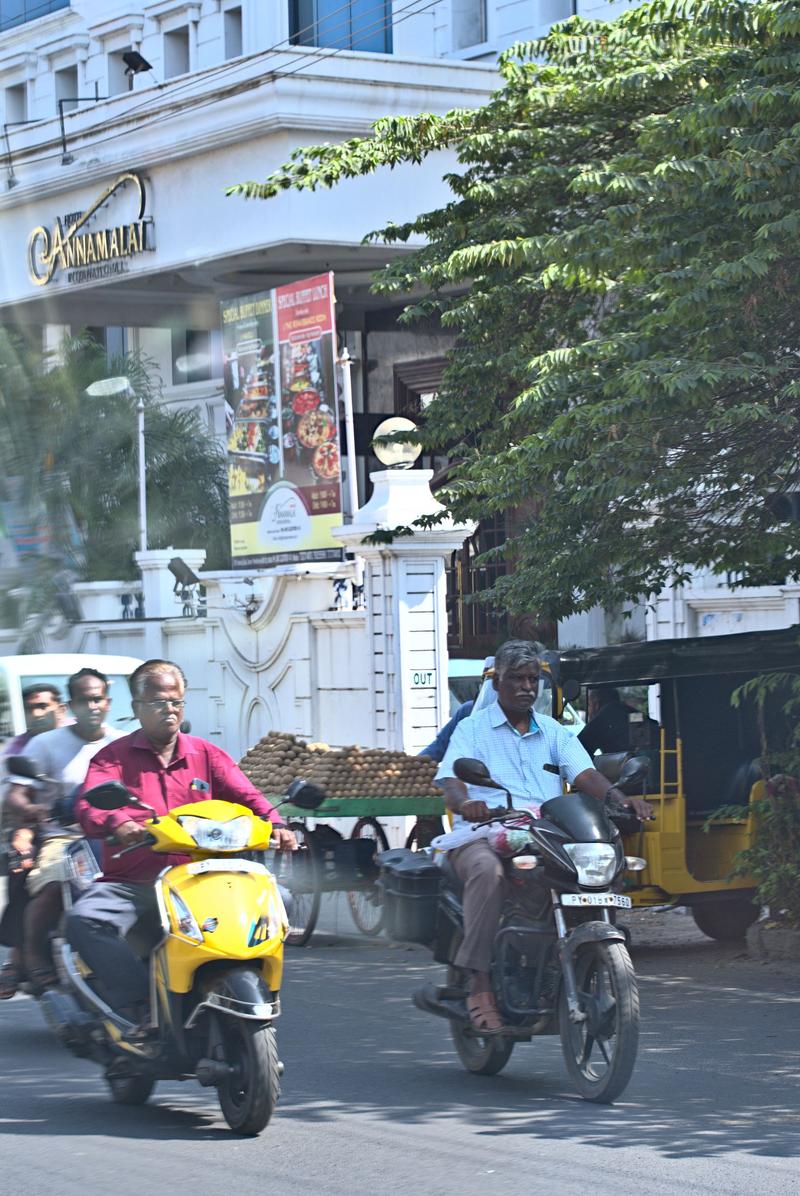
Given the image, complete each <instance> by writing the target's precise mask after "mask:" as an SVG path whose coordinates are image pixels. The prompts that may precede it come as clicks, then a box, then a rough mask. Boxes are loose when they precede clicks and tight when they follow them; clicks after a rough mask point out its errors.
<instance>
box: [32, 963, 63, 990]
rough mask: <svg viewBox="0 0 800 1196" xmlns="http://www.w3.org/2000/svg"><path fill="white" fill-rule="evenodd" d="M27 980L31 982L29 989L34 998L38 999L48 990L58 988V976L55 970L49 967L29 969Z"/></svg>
mask: <svg viewBox="0 0 800 1196" xmlns="http://www.w3.org/2000/svg"><path fill="white" fill-rule="evenodd" d="M28 979H29V980H30V982H31V988H32V989H33V995H34V996H35V997H40V996H41V995H42V993H43V992H45V991H46V989H48V988H57V987H58V976H57V975H56V972H55V969H54V968H53V967H50V966H46V967H41V968H29V970H28Z"/></svg>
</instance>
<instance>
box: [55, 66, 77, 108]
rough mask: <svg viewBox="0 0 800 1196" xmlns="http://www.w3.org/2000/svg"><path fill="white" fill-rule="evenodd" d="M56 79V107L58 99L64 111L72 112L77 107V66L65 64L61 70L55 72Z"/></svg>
mask: <svg viewBox="0 0 800 1196" xmlns="http://www.w3.org/2000/svg"><path fill="white" fill-rule="evenodd" d="M55 80H56V108H58V106H59V103H60V101H62V100H63V104H61V107H62V109H63V110H64V112H72V110H73V108H77V107H78V68H77V67H76V66H65V67H64V69H63V70H61V71H56V72H55Z"/></svg>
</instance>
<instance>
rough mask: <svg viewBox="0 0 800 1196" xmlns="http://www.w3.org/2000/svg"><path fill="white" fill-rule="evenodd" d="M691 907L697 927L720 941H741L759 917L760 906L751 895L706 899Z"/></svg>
mask: <svg viewBox="0 0 800 1196" xmlns="http://www.w3.org/2000/svg"><path fill="white" fill-rule="evenodd" d="M691 909H692V917H693V918H694V922H695V926H696V927H697V929H698V930H702V932H703V934H707V935H708V937H709V938H710V939H716V940H717V941H718V942H720V943H736V942H739V940H741V939H743V938H744V936H745V935H746V934H747V931H748V930H749V929H750V927H751V926H752V925H753V923H754V922H755V920H756V918H757V917H758V906H757V905H754V904H753V901H752V899H751V898H750V897H737V898H736V899H735V900H730V899H727V900H722V901H704V902H702V903H701V904H699V905H693V906H692V907H691Z"/></svg>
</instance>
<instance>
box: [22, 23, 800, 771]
mask: <svg viewBox="0 0 800 1196" xmlns="http://www.w3.org/2000/svg"><path fill="white" fill-rule="evenodd" d="M627 6H628V5H626V4H623V3H619V4H617V3H614V4H610V3H606V2H605V0H598V2H592V0H588V2H587V3H576V0H566V2H564V0H538V2H537V0H347V2H343V0H154V2H152V3H141V2H140V3H137V2H136V0H72V3H68V2H67V0H0V122H2V124H3V145H2V147H0V151H2V152H0V321H2V322H3V323H5V324H8V325H16V326H21V327H25V328H27V329H28V330H31V329H33V330H35V331H36V332H37V333H38V332H40V333H41V337H42V341H43V344H44V345H46V346H54V345H57V344H58V343H59V341H60V339H61V337H62V336H63V334H64V332H65V331H68V330H75V331H76V330H78V329H80V328H90V329H92V330H93V332H94V334H95V335H96V336H97V337H98V338H99V339H101V340H103V341H105V343H106V345H107V347H108V348H109V351H113V350H115V349H124V348H131V349H139V350H142V351H143V352H145V353H146V354H147V355H148V356H149V357H150V358H152V359H153V360H154V361H155V362H156V363H157V368H158V370H159V373H160V376H161V379H162V381H163V384H164V398H165V401H166V402H168V403H174V404H185V403H188V404H191V405H193V406H197V407H199V408H200V409H201V410H202V411H203V412H204V413H205V416H206V418H207V421H208V424H209V427H210V428H211V429H213V430H214V431H215V432H216V433H218V434H219V435H222V434H223V431H224V413H223V400H222V363H221V354H220V338H219V303H220V301H221V300H223V299H226V298H232V297H235V296H239V295H242V294H247V293H251V292H254V291H261V290H267V289H269V288H272V287H275V286H278V285H281V284H283V283H285V282H290V281H293V280H295V279H297V278H303V277H307V276H310V275H313V274H316V273H319V272H321V271H326V270H333V271H335V275H336V292H337V293H336V298H337V318H338V325H339V330H340V335H341V338H342V340H344V341H346V343H347V345H348V347H349V349H350V352H351V354H352V356H353V358H354V360H355V363H356V368H355V370H354V392H355V393H354V401H355V409H356V441H357V448H358V451H359V474H360V477H359V481H360V488H361V501H362V502H363V501H364V499H365V498H366V497H368V493H367V491H368V486H367V473H368V472H369V470H370V469H372V468H374V467H375V462H374V459H371V458H370V456H369V448H368V446H369V441H370V439H371V434H372V430H373V429H374V427H375V425H376V423H377V422H379V421H380V419H382V418H383V417H384V416H385V415H386V414H387V413H389V412H393V411H396V410H402V409H404V408H406V407H408V406H409V404H410V403H412V402H413V400H414V399H415V397H417V396H423V395H424V394H426V393H428V392H430V391H431V390H433V389H435V387H436V384H437V378H438V373H439V371H440V370H441V363H442V357H443V354H444V352H445V350H446V348H447V346H448V343H449V340H448V337H447V336H445V335H443V334H442V332H441V331H440V330H439V329H438V328H436V327H421V328H417V329H415V330H414V331H409V330H405V329H402V328H401V327H399V326H398V324H397V316H398V314H399V311H400V308H401V307H402V304H401V303H399V302H397V303H394V304H390V303H388V302H387V301H386V300H382V299H379V298H376V297H375V296H374V295H372V294H371V293H370V280H371V274H372V272H373V271H374V270H375V269H376V268H377V267H379V266H381V265H382V264H383V263H384V262H385V261H386V260H387V258H388V257H389V255H391V254H397V253H402V252H404V250H403V249H402V248H391V249H387V248H385V247H375V246H369V245H364V244H363V243H362V238H363V237H364V235H365V233H367V232H369V231H370V230H371V229H372V228H374V227H375V226H377V225H381V224H383V223H385V222H386V221H388V220H394V221H397V222H402V221H404V220H406V219H409V218H411V217H413V216H415V215H417V214H418V213H419V212H420V211H424V210H425V209H427V208H434V207H438V206H440V205H441V204H442V203H443V202H444V201H445V200H446V198H447V195H448V192H447V190H446V188H445V186H444V184H443V182H442V176H443V174H444V173H445V172H446V171H447V170H449V169H451V168H452V167H453V165H454V162H453V158H452V156H451V155H448V154H440V155H437V156H436V157H432V158H430V159H427V160H426V162H425V163H424V164H423V165H422V166H418V167H403V168H401V169H398V170H395V171H391V172H390V171H383V172H379V173H378V174H376V175H375V176H373V177H369V178H363V179H357V180H353V181H350V182H346V183H344V184H341V185H340V186H338V187H337V188H335V189H334V190H333V191H330V192H315V193H303V194H298V193H294V192H291V193H286V194H285V195H283V196H281V197H280V198H278V199H275V200H273V201H271V202H270V203H267V204H264V203H255V202H253V203H247V202H246V201H244V200H241V199H230V198H226V196H225V187H226V186H227V185H229V184H231V183H235V182H239V181H242V180H245V179H251V178H254V179H262V178H264V177H265V176H266V175H267V174H268V173H269V172H270V170H272V169H274V168H275V167H277V166H278V165H279V164H281V163H283V162H284V161H286V159H287V158H288V156H289V154H290V153H291V151H292V149H294V148H295V147H296V146H298V145H303V144H313V143H317V142H320V141H325V140H338V139H342V138H346V137H351V136H357V135H359V134H363V133H365V132H367V131H368V129H369V127H370V125H371V123H372V122H373V121H374V120H375V119H377V118H379V117H382V116H387V115H392V114H406V113H413V112H418V111H432V112H437V113H443V112H446V111H447V110H449V109H450V108H453V107H456V106H463V105H479V104H482V103H483V102H485V100H486V99H487V97H488V96H489V94H490V93H491V91H492V90H493V88H494V87H495V86H496V85H497V75H496V73H495V70H494V65H493V64H494V60H495V58H496V55H497V53H498V52H499V51H500V50H502V49H503V48H505V47H506V46H508V45H510V44H511V43H513V42H514V41H516V40H524V39H527V38H531V37H536V36H539V35H541V34H542V33H544V32H545V31H546V29H547V28H548V27H549V25H550V24H551V23H552V22H553V21H556V20H560V19H563V18H565V17H566V16H568V15H569V14H570V12H571V11H574V10H576V9H577V11H579V12H581V13H582V14H584V15H588V16H597V17H608V16H614V15H616V14H617V13H618V12H620V11H622V9H623V7H627ZM131 53H135V54H137V55H139V57H138V58H134V59H131V58H130V57H129V58H128V59H127V60H126V58H125V55H130V54H131ZM130 172H135V173H136V174H137V175H138V176H140V177H141V178H142V179H143V180H144V184H145V193H144V196H143V197H142V195H141V194H140V193H139V192H137V191H136V189H135V188H134V187H132V186H126V185H122V186H121V187H119V188H118V189H117V190H116V191H113V193H111V194H109V195H108V196H107V198H106V199H105V200H104V201H103V202H101V203H99V205H98V201H100V200H101V197H103V196H104V195H105V193H106V191H107V189H108V188H110V187H112V186H113V185H114V184H115V182H116V181H117V180H119V179H120V178H121V176H123V175H125V174H126V173H130ZM142 201H143V202H142ZM95 205H98V206H97V210H96V216H95V217H94V223H93V224H91V225H88V226H87V227H91V228H94V229H98V230H100V231H102V230H103V229H105V230H106V234H107V240H106V241H104V242H103V245H104V249H105V253H104V254H101V256H100V260H98V258H97V253H96V252H93V253H92V255H91V256H87V257H85V258H84V260H83V261H81V260H79V259H77V260H72V261H71V262H69V261H66V260H64V259H62V261H61V264H60V265H58V263H57V268H56V269H55V270H54V271H53V272H52V274H49V273H48V271H47V270H43V269H42V266H41V260H40V259H41V255H40V254H39V259H38V264H37V253H36V252H34V255H33V262H31V260H30V254H29V248H30V246H31V244H33V246H34V251H36V249H37V247H38V250H41V247H42V245H43V244H45V241H44V238H45V237H49V238H52V237H54V236H55V230H56V228H57V221H58V220H61V222H62V224H65V223H66V218H67V217H69V216H74V215H75V214H76V213H84V214H85V213H86V212H87V211H89V210H90V209H91V208H93V207H94V206H95ZM131 225H133V226H134V232H133V233H131V231H130V229H131ZM123 227H124V228H125V229H127V230H128V231H126V232H118V233H117V237H118V239H117V242H116V252H115V243H114V242H113V240H112V237H113V234H114V230H115V229H117V230H119V229H121V228H123ZM36 230H39V232H38V233H36ZM33 234H36V235H35V236H34V235H33ZM37 238H38V239H37ZM131 238H133V239H132V240H131ZM437 552H438V549H437ZM436 556H437V553H434V554H433V556H432V557H431V559H432V560H433V559H435V558H436ZM164 563H165V562H164V561H163V560H162V561H161V563H160V566H159V565H158V562H151V563H150V564H149V565H146V569H145V572H147V571H148V570H149V571H150V574H151V575H152V576H151V577H150V582H149V583H148V584H149V585H150V588H151V590H152V592H153V593H156V592H158V593H160V594H161V595H162V598H163V597H164V595H163V592H162V591H163V584H162V582H163V577H162V578H161V580H159V579H158V577H157V574H158V570H159V567H160V568H161V570H162V573H163V565H164ZM198 567H199V565H198ZM437 568H438V566H437ZM334 572H336V571H335V570H330V569H328V570H327V572H325V571H324V570H323V571H322V573H317V574H315V575H313V576H310V577H309V578H308V579H307V580H306V581H301V580H299V579H297V580H296V581H294V582H291V581H287V579H286V578H285V577H284V578H282V579H278V581H276V579H275V578H270V577H265V578H262V579H261V580H260V581H258V582H257V584H256V585H255V587H254V588H253V591H252V594H250V593H248V594H247V595H244V594H243V595H242V596H243V597H245V598H247V599H248V601H247V602H244V603H243V602H241V601H240V599H239V597H238V594H239V593H240V591H237V590H236V589H235V587H236V585H237V584H238V583H237V582H236V581H235V580H233V579H230V578H228V579H226V578H219V579H217V580H216V581H214V579H211V578H209V579H208V581H209V587H210V591H209V592H210V593H211V595H212V597H213V596H215V597H216V601H217V603H218V612H217V614H216V615H215V614H214V612H213V610H211V609H209V612H208V621H207V623H206V624H205V625H204V627H205V629H204V630H203V632H202V634H196V633H199V628H198V627H197V626H196V625H194V624H195V623H196V621H193V620H191V619H184V620H179V619H174V620H169V623H170V627H169V628H168V629H167V631H168V634H167V631H164V630H163V629H162V632H163V635H162V638H161V639H160V640H159V641H158V643H156V640H155V638H154V634H155V633H154V630H153V628H152V627H151V626H148V625H147V624H145V623H142V624H141V626H138V627H137V628H136V629H135V628H134V626H133V623H131V622H130V621H128V622H126V624H125V625H124V626H123V625H122V623H121V615H120V611H121V607H120V593H121V592H122V591H121V589H120V587H119V586H116V587H115V586H114V585H110V586H108V587H105V588H104V587H103V586H102V585H100V586H99V589H98V590H97V591H92V590H91V589H89V590H86V592H85V593H84V594H83V601H84V605H85V609H86V612H87V623H86V626H84V627H83V628H81V629H78V630H75V629H73V630H72V631H70V632H69V636H68V638H69V639H70V644H69V646H70V647H86V648H87V649H90V648H91V649H95V650H101V649H104V650H106V651H130V652H132V653H133V654H135V655H144V654H150V653H151V652H153V651H156V650H158V651H162V650H164V651H166V650H167V649H169V650H170V651H173V652H174V653H175V654H180V648H179V645H180V644H181V643H183V644H185V645H186V648H187V651H188V652H189V656H190V657H191V660H189V661H188V667H189V671H190V672H192V673H193V675H194V676H195V677H200V678H201V679H200V681H199V682H198V684H199V685H200V688H201V689H202V694H203V698H202V703H203V712H202V714H201V716H200V717H199V718H197V722H196V725H197V728H198V730H201V731H203V732H207V733H209V734H212V735H218V736H221V737H225V736H226V735H228V734H230V735H232V742H231V747H232V748H233V750H238V749H239V748H244V747H245V746H247V744H248V743H249V742H252V740H253V738H254V737H257V735H258V734H260V733H263V731H264V730H266V729H268V728H269V727H270V726H280V727H283V728H285V729H292V730H297V731H300V732H302V733H304V734H308V735H311V736H312V737H315V738H327V739H328V740H329V741H331V742H338V743H346V742H352V741H353V740H354V739H359V740H360V741H361V742H364V743H370V742H371V743H384V744H385V745H386V746H389V745H391V746H400V744H401V743H402V744H403V745H404V746H407V747H409V748H410V747H413V746H414V744H418V743H419V739H420V736H422V734H423V733H424V727H423V726H422V725H420V726H417V727H416V729H413V730H409V726H408V725H406V726H405V728H404V729H403V728H401V727H400V723H398V722H397V720H395V724H394V725H393V728H392V729H391V731H389V730H387V729H386V728H383V729H382V728H381V727H379V726H378V723H377V722H376V721H375V718H374V717H373V716H374V714H375V708H376V695H375V690H374V683H373V682H370V681H369V678H368V677H367V673H368V672H369V670H366V671H365V669H364V668H362V665H361V663H358V667H357V668H355V672H356V673H357V674H358V677H357V679H356V681H355V682H354V685H353V686H352V687H350V690H351V691H352V693H351V698H350V699H349V700H350V701H351V703H355V706H353V705H352V704H351V706H350V707H349V709H348V710H347V711H345V708H344V707H343V703H342V701H341V697H340V695H341V692H342V690H341V689H340V688H339V682H338V681H336V682H335V684H331V685H328V684H327V682H325V680H324V678H322V677H321V676H320V675H319V674H318V673H315V670H316V669H318V667H319V668H322V667H323V665H322V664H320V663H319V662H321V661H322V662H325V663H324V669H326V670H327V672H326V674H325V676H326V677H330V676H333V677H336V676H338V675H339V674H340V672H341V670H342V667H344V668H345V669H346V668H348V667H350V668H353V667H354V666H353V661H354V659H356V658H357V657H358V653H357V651H355V656H354V648H353V642H354V641H353V640H352V635H355V636H356V640H358V637H359V636H360V635H361V631H360V630H359V628H361V627H363V621H364V618H365V616H364V615H363V614H361V613H359V612H350V613H344V614H343V613H342V612H329V611H328V609H327V608H328V606H329V605H330V597H331V584H330V576H331V574H332V573H334ZM339 572H340V573H341V572H342V571H341V570H339ZM437 576H438V574H437ZM442 585H443V582H442V579H441V577H439V578H438V580H437V581H436V587H437V594H438V597H437V602H439V601H441V600H443V599H442V593H441V590H442ZM100 590H102V593H100ZM299 594H302V597H298V595H299ZM250 599H252V601H250ZM279 599H280V600H279ZM109 604H110V605H109ZM162 605H163V604H162ZM244 606H249V608H250V613H249V614H248V613H242V608H243V607H244ZM437 609H439V608H438V607H437ZM129 611H130V607H129V608H128V613H129ZM161 613H162V611H161V610H159V614H161ZM176 613H177V612H176ZM794 617H795V616H792V618H794ZM437 618H438V616H437ZM315 621H316V622H315ZM789 621H791V620H789ZM594 622H595V625H596V626H597V627H600V626H601V625H602V626H603V627H606V625H607V622H608V621H607V620H603V619H596V620H595V621H594ZM662 622H663V621H662ZM134 623H135V620H134ZM278 623H280V624H281V625H282V626H283V625H284V624H285V625H286V626H287V627H289V628H290V631H287V632H286V635H285V636H284V638H283V639H281V638H280V635H279V634H278V633H279V627H278ZM300 625H302V634H301V633H300V632H298V630H297V629H298V627H299V626H300ZM345 625H347V627H349V628H350V630H349V631H348V633H347V635H345V636H344V637H340V638H339V639H335V636H334V632H332V631H331V626H333V627H334V628H336V629H339V630H341V629H342V628H344V627H345ZM683 625H684V626H688V624H687V623H686V621H685V620H684V624H683ZM656 626H657V621H654V622H653V625H652V631H651V634H653V633H656V634H657V633H658V632H657V630H656ZM290 632H291V633H290ZM65 634H66V633H65ZM336 634H338V630H337V631H336ZM137 635H138V640H137ZM298 635H299V636H300V639H301V640H302V644H300V645H299V646H295V647H293V646H292V643H294V640H293V637H294V638H295V639H296V638H297V636H298ZM331 636H334V640H332V639H331V638H330V637H331ZM441 636H442V631H441V627H440V626H439V625H438V624H437V627H436V632H435V637H434V638H435V639H436V642H437V643H438V644H441V642H442V639H441ZM3 638H4V642H5V645H6V647H5V650H6V651H13V644H12V640H11V638H10V637H9V636H6V637H3ZM569 638H570V640H573V641H575V640H577V639H580V638H583V642H590V640H589V639H587V637H586V635H585V634H584V635H583V636H582V637H581V635H580V634H573V635H571V636H570V637H569ZM123 641H124V643H123ZM334 641H335V643H336V644H338V645H339V647H338V648H337V649H336V651H335V652H334V651H333V650H332V649H331V650H329V647H324V646H323V645H326V644H327V645H329V644H330V643H333V642H334ZM345 645H346V647H345ZM63 646H66V645H63ZM184 659H185V657H184ZM192 660H193V661H194V665H193V664H192ZM208 662H210V663H208ZM206 665H208V667H207V668H206ZM201 674H202V676H201ZM438 685H439V689H440V691H441V687H442V685H443V678H442V676H441V675H440V677H439V679H438ZM370 686H372V688H370ZM315 687H316V690H315ZM342 688H343V689H344V690H347V689H348V687H347V686H344V687H342ZM312 692H316V694H317V696H312ZM326 694H327V695H328V696H325V695H326ZM326 703H327V705H326ZM444 709H445V706H444V699H443V695H442V693H441V692H439V693H438V694H436V695H434V696H433V700H432V702H431V703H430V710H431V723H434V722H435V721H436V719H438V718H440V716H441V712H442V711H443V710H444ZM354 710H356V711H357V716H356V721H357V723H358V733H354V732H353V727H352V717H351V716H352V714H353V711H354ZM403 717H405V715H403ZM401 722H402V720H401Z"/></svg>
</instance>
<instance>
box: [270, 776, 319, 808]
mask: <svg viewBox="0 0 800 1196" xmlns="http://www.w3.org/2000/svg"><path fill="white" fill-rule="evenodd" d="M326 797H327V794H325V793H323V792H322V790H321V789H318V788H317V786H316V785H311V784H309V782H308V781H303V780H296V781H292V783H291V785H290V786H289V788H288V789H287V790H286V799H285V800H286V801H288V802H291V803H292V805H293V806H299V807H300V809H301V810H316V809H318V807H319V806H321V805H322V803H323V802H324V801H325V799H326ZM280 804H281V805H283V802H281V803H280Z"/></svg>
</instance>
